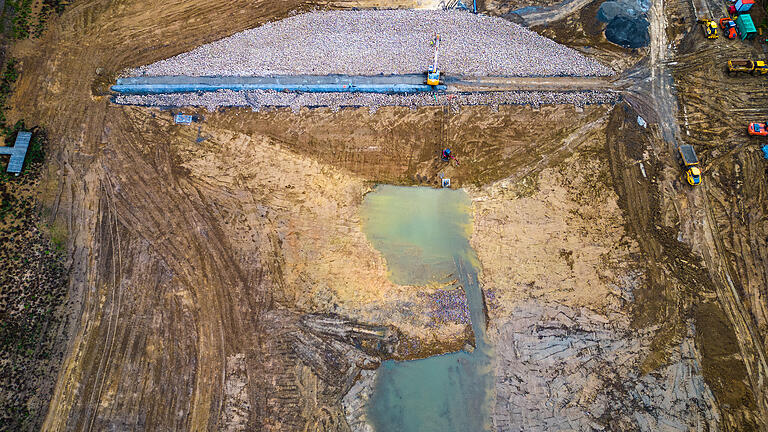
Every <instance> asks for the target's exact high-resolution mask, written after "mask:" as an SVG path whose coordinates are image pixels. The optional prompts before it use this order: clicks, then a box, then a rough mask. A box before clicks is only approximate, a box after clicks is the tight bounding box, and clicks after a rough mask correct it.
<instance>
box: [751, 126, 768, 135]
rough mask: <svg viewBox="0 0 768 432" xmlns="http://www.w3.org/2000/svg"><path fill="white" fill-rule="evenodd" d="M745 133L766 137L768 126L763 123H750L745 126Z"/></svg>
mask: <svg viewBox="0 0 768 432" xmlns="http://www.w3.org/2000/svg"><path fill="white" fill-rule="evenodd" d="M747 132H748V133H749V134H750V135H756V136H768V125H767V124H765V123H750V124H749V126H747Z"/></svg>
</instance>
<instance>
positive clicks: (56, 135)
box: [8, 0, 768, 431]
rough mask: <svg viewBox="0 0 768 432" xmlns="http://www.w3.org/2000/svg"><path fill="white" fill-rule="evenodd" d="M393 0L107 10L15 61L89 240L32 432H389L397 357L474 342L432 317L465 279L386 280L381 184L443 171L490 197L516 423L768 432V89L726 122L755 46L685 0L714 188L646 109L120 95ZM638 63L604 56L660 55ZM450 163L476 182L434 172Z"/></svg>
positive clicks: (35, 44)
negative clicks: (714, 37)
mask: <svg viewBox="0 0 768 432" xmlns="http://www.w3.org/2000/svg"><path fill="white" fill-rule="evenodd" d="M381 3H382V2H365V1H355V2H349V1H339V2H326V1H316V2H313V1H303V2H302V1H298V0H297V1H286V0H282V1H266V0H257V1H253V0H251V1H247V2H246V1H233V2H229V3H226V4H222V3H220V2H213V1H196V2H189V1H185V0H177V1H163V2H158V1H153V2H136V1H129V0H122V1H98V0H83V1H75V2H73V3H72V4H71V5H69V6H68V7H67V9H66V11H65V12H64V13H63V14H62V16H61V17H59V18H56V19H54V20H52V22H51V23H50V24H49V29H48V31H47V32H46V33H45V34H44V36H43V37H42V38H40V39H38V40H33V41H25V42H21V43H17V44H15V45H14V46H12V47H11V53H12V54H13V55H14V56H15V57H17V58H19V59H20V60H21V65H20V69H21V77H20V80H19V82H18V83H17V85H16V87H15V91H14V95H13V98H12V99H11V101H10V106H11V110H10V111H9V113H8V116H9V118H10V119H11V120H16V119H21V118H23V119H25V120H26V121H27V123H28V124H32V125H41V126H45V128H46V130H47V131H48V139H49V149H48V154H49V156H48V157H49V160H48V167H47V169H45V170H44V171H43V177H42V180H41V182H40V185H39V188H40V192H39V195H38V199H39V201H40V207H41V208H42V209H43V213H42V214H43V215H44V217H45V218H46V220H47V222H48V223H49V224H50V225H51V226H61V227H66V232H67V239H68V240H67V242H66V246H65V251H66V266H67V268H68V270H69V286H68V303H66V304H65V305H64V306H62V307H61V308H60V309H59V310H58V311H57V312H56V313H57V314H58V315H59V316H60V317H61V319H62V322H63V323H64V324H63V325H62V330H61V331H60V333H59V335H58V336H57V339H56V340H57V343H58V344H59V346H60V351H61V352H62V355H61V357H60V360H58V361H60V364H59V367H58V374H57V375H55V374H54V373H51V372H50V371H49V372H48V374H49V378H50V379H49V381H50V383H51V384H50V386H48V387H46V386H41V387H40V390H39V391H38V393H39V394H38V395H37V396H36V397H37V398H38V400H42V401H46V400H48V398H50V404H49V406H48V408H46V404H45V403H42V402H38V406H37V408H36V409H34V410H32V411H31V413H30V415H29V416H28V417H27V418H24V419H15V420H14V421H16V420H18V421H17V423H14V427H13V428H12V429H26V430H36V429H40V428H42V429H44V430H270V431H272V430H274V431H278V430H280V431H285V430H297V431H348V430H365V427H366V425H365V416H364V406H365V401H366V398H367V395H368V394H369V393H370V385H371V384H370V381H371V380H372V378H371V377H372V376H373V373H372V372H370V371H371V370H374V369H375V368H376V366H377V365H378V364H379V363H380V361H381V360H382V359H386V358H414V357H421V356H426V355H430V354H433V353H437V352H445V351H449V350H455V349H460V348H461V347H463V346H464V345H465V344H466V343H467V342H471V332H470V331H469V329H468V327H467V326H465V325H462V324H459V323H444V324H442V325H439V326H435V325H434V323H433V322H431V321H430V319H429V318H428V316H429V315H428V314H425V313H424V311H425V310H427V309H428V308H429V307H430V305H429V304H427V303H426V300H425V299H426V297H425V296H423V295H420V293H424V292H429V291H430V290H434V289H437V288H438V287H432V286H430V287H416V286H398V285H395V284H393V283H392V282H390V281H389V280H388V279H387V276H386V263H385V261H384V259H383V257H382V256H381V255H380V254H379V253H378V252H377V251H376V250H375V249H373V247H372V246H371V244H370V243H369V242H368V241H367V240H366V238H365V235H364V233H363V232H362V229H361V226H360V213H359V208H360V204H361V202H362V199H363V196H364V194H365V193H366V192H367V191H369V190H370V189H371V188H372V186H373V185H375V184H376V183H377V182H384V183H394V184H422V185H433V184H434V183H435V181H436V178H437V174H438V172H443V173H444V174H445V175H446V176H449V177H451V178H452V180H453V182H454V184H455V185H457V186H460V187H465V189H466V190H467V192H468V193H469V195H470V197H471V198H472V213H473V220H474V230H473V233H472V238H471V243H472V246H473V247H474V249H475V250H476V252H477V254H478V257H479V260H480V264H481V276H480V281H481V283H482V287H483V289H484V292H485V295H486V302H487V304H488V317H489V335H490V338H491V341H492V343H493V344H494V345H495V347H496V359H495V375H496V386H495V401H494V404H493V407H492V417H493V418H492V421H493V425H494V428H495V429H496V430H499V431H514V430H720V429H722V430H765V428H766V423H765V418H766V395H765V389H764V380H765V377H766V375H765V373H766V371H765V370H764V367H765V366H764V365H765V360H764V359H763V357H764V354H763V353H764V350H765V346H766V328H768V327H766V324H765V323H766V314H765V310H766V300H765V298H764V293H765V287H766V286H768V285H767V284H766V279H768V274H767V271H766V268H768V265H767V262H768V245H766V234H767V233H768V223H767V222H766V220H767V219H766V218H767V216H766V210H767V209H766V205H767V204H766V203H768V200H767V199H766V194H767V193H768V192H767V186H766V184H767V183H766V181H767V179H766V177H767V175H766V165H765V162H764V161H762V160H760V158H759V156H758V152H757V150H756V147H755V146H754V145H753V144H754V143H753V142H752V141H748V140H746V138H745V137H744V136H743V135H742V134H741V132H740V131H741V130H743V124H744V122H745V121H748V118H750V117H749V116H750V115H754V112H755V111H745V110H744V109H745V108H750V109H754V110H759V109H763V108H761V105H762V106H764V103H762V101H763V99H760V95H762V97H765V87H764V86H763V85H761V84H756V81H750V80H749V79H748V78H739V81H737V82H736V84H733V85H738V86H741V87H743V88H744V89H750V90H751V92H750V95H755V94H757V95H758V96H757V97H753V96H750V97H749V98H746V97H743V98H737V99H730V100H729V101H728V102H727V103H722V100H723V99H724V98H723V97H722V96H724V95H725V90H724V87H723V86H721V85H714V84H712V83H711V82H710V81H711V80H712V75H711V73H710V72H711V71H719V70H720V69H718V68H720V67H721V66H720V65H721V61H722V59H723V58H725V56H727V53H728V50H729V49H740V50H746V49H747V48H745V46H735V45H734V46H728V45H726V44H731V45H733V44H735V42H728V41H721V42H722V44H721V45H716V46H714V47H712V46H709V48H708V49H709V50H711V51H713V53H714V55H712V56H705V57H702V56H698V55H697V54H696V52H697V50H698V49H701V48H702V47H707V45H705V44H706V41H704V40H703V38H702V37H701V35H700V33H699V32H696V31H693V32H689V30H690V29H689V28H687V27H684V26H683V25H682V24H681V23H682V22H683V21H682V20H681V19H680V18H681V17H683V16H685V17H686V18H687V20H686V21H685V22H688V23H690V22H691V19H690V17H689V16H687V15H686V14H690V13H689V12H688V11H687V9H685V8H684V7H679V6H678V7H672V6H670V7H667V9H666V13H667V15H668V20H667V21H668V30H669V31H668V32H667V33H668V36H669V37H670V38H671V41H672V42H673V43H674V44H675V45H674V46H675V50H676V51H675V52H676V55H678V56H679V57H680V60H679V61H678V65H677V66H675V67H674V68H673V70H672V73H673V77H674V79H675V84H676V85H677V87H678V92H679V95H680V97H681V103H680V107H681V108H680V112H679V117H680V124H681V125H685V127H684V128H683V134H684V138H685V139H686V140H690V141H691V142H693V143H694V144H696V145H697V146H702V147H704V149H703V151H702V152H701V153H702V155H701V157H702V160H703V164H704V167H705V185H704V186H703V187H701V188H698V189H696V190H691V189H690V188H688V187H687V186H685V185H684V184H683V183H682V182H681V179H680V170H679V168H678V166H677V163H676V161H675V159H674V155H673V147H672V148H670V144H669V143H667V142H665V141H664V140H663V139H662V133H661V129H660V127H659V124H658V122H659V121H660V120H659V117H658V116H655V113H654V111H653V109H652V107H653V106H654V104H653V101H649V100H647V96H645V97H646V99H645V100H644V99H643V97H640V98H637V97H635V98H633V99H632V100H631V102H633V103H632V104H629V103H625V102H620V103H617V104H615V105H608V104H606V105H589V106H586V107H581V108H579V107H574V106H572V105H546V106H541V107H537V108H534V107H530V106H516V105H509V106H500V107H487V106H463V107H462V106H454V107H451V108H446V109H444V108H441V107H422V108H418V109H409V108H405V107H381V108H379V109H378V110H377V111H376V112H374V113H372V112H370V111H369V110H368V109H365V108H347V109H341V110H338V111H334V110H331V109H327V108H317V109H307V108H303V109H301V110H300V111H299V112H298V113H295V112H292V111H291V110H290V109H276V110H266V111H265V110H262V111H260V112H252V111H250V110H247V109H229V110H222V111H218V112H206V111H202V110H201V111H199V112H198V114H199V115H201V116H203V117H204V121H203V122H202V123H199V124H196V125H195V126H192V127H190V126H181V125H175V124H174V123H173V121H172V116H171V113H169V112H168V111H163V110H160V109H155V108H140V107H130V106H118V105H114V104H112V103H110V101H109V99H108V98H107V97H104V96H100V95H99V94H100V91H99V89H103V88H104V86H105V83H109V82H111V81H112V80H113V78H114V77H115V76H116V75H117V74H118V73H119V72H120V71H122V70H125V69H126V68H132V67H137V66H140V65H144V64H149V63H153V62H155V61H159V60H162V59H164V58H168V57H171V56H173V55H176V54H179V53H182V52H186V51H189V50H191V49H193V48H195V47H196V46H199V45H202V44H205V43H209V42H212V41H215V40H218V39H221V38H223V37H226V36H229V35H231V34H233V33H236V32H238V31H242V30H245V29H248V28H252V27H254V26H257V25H259V24H260V23H264V22H266V21H269V20H274V19H279V18H282V17H286V16H289V15H291V14H293V13H295V12H296V11H302V10H310V9H313V8H318V7H320V8H326V7H361V6H381V5H382V4H381ZM413 3H417V2H413ZM486 3H487V4H485V3H483V2H480V4H481V7H483V8H488V10H489V11H494V10H501V9H504V7H503V6H504V5H497V4H496V3H503V2H492V1H488V2H486ZM388 5H389V6H392V4H388ZM396 6H403V7H409V6H413V4H409V3H408V2H399V3H398V4H397V5H396ZM586 7H587V8H589V7H591V8H592V9H591V10H592V11H593V12H594V10H595V9H596V8H595V7H593V6H592V4H590V5H588V6H586ZM585 10H587V11H588V9H582V10H581V11H576V12H574V14H573V15H570V16H569V17H568V18H566V19H565V20H564V21H563V22H561V23H560V26H559V27H557V28H561V29H562V31H560V32H556V33H557V34H555V35H553V37H555V39H556V40H557V39H558V38H559V39H560V41H561V42H564V43H573V45H574V48H576V49H581V48H583V45H581V46H578V47H577V46H576V45H578V43H575V42H573V41H574V40H582V39H584V40H589V39H590V38H592V39H594V38H597V37H598V36H596V35H592V34H590V35H586V34H584V36H580V34H581V33H580V32H583V30H582V27H581V24H580V22H581V21H583V20H584V19H594V17H590V16H588V15H589V13H588V12H585ZM585 16H586V17H585ZM695 30H698V29H695ZM602 44H603V45H606V44H607V42H604V41H603V42H602ZM601 46H602V45H601ZM734 47H735V48H734ZM750 49H751V48H750ZM617 50H618V49H617V48H616V47H607V48H598V51H599V53H598V54H599V55H598V58H601V59H603V60H604V61H606V63H608V62H613V61H615V66H616V67H619V68H620V69H623V68H624V66H626V65H625V64H624V63H622V62H627V61H628V60H627V59H632V56H637V59H638V60H639V59H640V58H641V57H642V56H643V55H644V53H640V54H638V53H627V54H626V55H624V54H621V51H620V50H618V51H617ZM642 61H646V60H642ZM642 61H641V63H640V65H641V66H642V65H643V63H642ZM686 62H690V63H691V64H694V63H693V62H699V63H695V65H696V66H695V67H690V68H686V67H687V66H686V64H687V63H686ZM708 71H709V72H708ZM715 76H716V79H717V80H722V81H726V80H731V78H728V77H727V76H725V75H723V74H722V73H721V72H717V74H716V75H715ZM728 82H729V83H734V81H728ZM755 92H762V93H755ZM720 93H723V94H720ZM728 94H729V95H731V93H728ZM710 96H711V97H710ZM686 107H687V108H686ZM758 114H759V112H758ZM762 114H763V115H765V114H766V113H764V112H763V113H762ZM638 115H641V116H643V118H644V119H647V122H648V123H649V124H648V126H647V128H645V127H642V126H640V125H639V124H638V121H637V117H638ZM708 116H716V118H717V119H718V120H713V119H711V118H708ZM725 118H727V119H728V121H727V122H725V123H723V121H722V119H725ZM662 121H663V120H662ZM445 146H450V147H451V148H453V149H454V151H455V152H456V153H457V154H458V155H460V157H461V165H460V166H451V167H449V168H446V167H445V166H444V165H440V164H439V163H438V162H437V161H436V160H435V155H436V154H437V152H438V151H439V149H440V148H442V147H445ZM54 370H55V368H54ZM361 371H364V372H363V373H361ZM361 377H362V378H361ZM54 382H55V384H54ZM350 389H352V390H351V391H350ZM8 393H9V394H10V393H12V392H11V391H10V390H9V391H8ZM345 395H346V396H345Z"/></svg>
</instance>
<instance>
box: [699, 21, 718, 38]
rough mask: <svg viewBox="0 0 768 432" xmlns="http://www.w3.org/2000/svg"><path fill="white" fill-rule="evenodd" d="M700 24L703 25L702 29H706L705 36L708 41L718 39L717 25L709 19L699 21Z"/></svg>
mask: <svg viewBox="0 0 768 432" xmlns="http://www.w3.org/2000/svg"><path fill="white" fill-rule="evenodd" d="M699 23H700V24H701V25H702V28H703V29H704V36H706V37H707V39H717V36H718V35H717V23H716V22H714V21H713V20H711V19H709V18H701V19H699Z"/></svg>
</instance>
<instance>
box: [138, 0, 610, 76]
mask: <svg viewBox="0 0 768 432" xmlns="http://www.w3.org/2000/svg"><path fill="white" fill-rule="evenodd" d="M436 34H439V35H440V40H441V42H440V59H439V68H440V70H441V71H442V72H443V73H446V74H449V75H469V76H484V75H492V76H494V75H495V76H610V75H612V74H613V71H612V70H611V69H610V68H608V67H606V66H603V65H601V64H600V63H598V62H596V61H594V60H591V59H588V58H587V57H585V56H583V55H581V54H579V53H578V52H577V51H575V50H573V49H571V48H568V47H565V46H563V45H560V44H558V43H556V42H554V41H552V40H549V39H547V38H544V37H542V36H539V35H538V34H536V33H534V32H532V31H530V30H527V29H525V28H523V27H521V26H519V25H517V24H514V23H512V22H509V21H507V20H504V19H502V18H496V17H490V16H484V15H474V14H471V13H467V12H461V11H415V10H383V11H330V12H311V13H306V14H302V15H297V16H293V17H290V18H286V19H284V20H282V21H276V22H270V23H267V24H264V25H263V26H261V27H257V28H254V29H250V30H246V31H243V32H240V33H236V34H234V35H232V36H230V37H228V38H225V39H222V40H219V41H216V42H213V43H210V44H207V45H203V46H200V47H198V48H196V49H194V50H192V51H189V52H187V53H183V54H179V55H177V56H175V57H171V58H169V59H167V60H162V61H159V62H157V63H153V64H150V65H146V66H142V67H139V68H136V69H133V70H131V71H129V72H128V74H129V75H132V76H142V75H150V76H156V75H190V76H219V75H221V76H265V75H274V74H280V75H323V74H348V75H379V74H409V73H423V72H424V71H425V70H426V69H427V67H428V66H429V65H430V64H431V63H432V59H433V55H434V47H433V45H432V44H431V41H432V40H433V38H434V37H435V35H436Z"/></svg>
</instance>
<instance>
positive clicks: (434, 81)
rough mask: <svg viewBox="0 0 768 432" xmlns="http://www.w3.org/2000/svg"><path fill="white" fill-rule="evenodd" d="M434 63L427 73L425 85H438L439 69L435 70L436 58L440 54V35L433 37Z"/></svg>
mask: <svg viewBox="0 0 768 432" xmlns="http://www.w3.org/2000/svg"><path fill="white" fill-rule="evenodd" d="M434 43H435V62H434V63H433V64H432V66H430V67H429V71H428V72H427V85H432V86H436V85H440V69H438V68H437V56H438V54H439V52H440V35H437V36H435V42H434Z"/></svg>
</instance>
